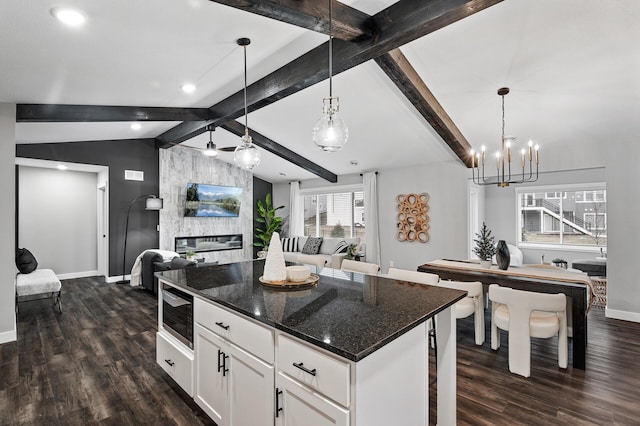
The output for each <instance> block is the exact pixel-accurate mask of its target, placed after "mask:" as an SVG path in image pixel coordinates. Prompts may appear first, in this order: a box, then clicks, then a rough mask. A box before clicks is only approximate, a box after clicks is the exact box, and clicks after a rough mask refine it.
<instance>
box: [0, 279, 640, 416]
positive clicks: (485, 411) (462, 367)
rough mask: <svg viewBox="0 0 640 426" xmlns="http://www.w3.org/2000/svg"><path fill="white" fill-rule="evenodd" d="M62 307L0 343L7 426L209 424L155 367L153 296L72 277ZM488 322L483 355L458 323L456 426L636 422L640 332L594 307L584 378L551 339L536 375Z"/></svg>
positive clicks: (538, 355) (39, 310) (535, 359)
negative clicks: (521, 370) (493, 341)
mask: <svg viewBox="0 0 640 426" xmlns="http://www.w3.org/2000/svg"><path fill="white" fill-rule="evenodd" d="M63 309H64V313H63V314H62V315H59V314H57V313H56V312H55V311H54V310H53V309H52V308H51V301H50V300H42V301H34V302H28V303H24V304H21V305H20V312H19V314H18V342H13V343H7V344H4V345H0V424H1V425H93V424H97V425H110V424H114V425H115V424H118V425H120V424H124V425H147V424H149V425H210V424H213V423H212V422H211V421H210V420H209V419H208V418H207V417H206V415H205V414H204V413H203V412H202V411H201V410H200V409H199V408H198V407H197V406H196V405H195V404H194V403H193V401H191V400H190V398H189V397H188V396H187V395H186V394H185V393H184V392H182V391H181V390H180V389H179V387H178V386H177V385H176V384H175V383H174V382H173V381H172V380H171V379H170V378H169V377H168V376H167V375H166V374H165V373H164V372H163V371H162V369H161V368H160V366H158V365H157V364H156V363H155V328H156V322H157V318H156V317H157V311H156V299H155V297H154V296H153V295H152V294H150V293H148V292H145V291H144V290H138V289H133V288H131V287H129V286H126V285H116V284H104V283H101V282H100V281H99V280H98V279H88V278H85V279H76V280H65V281H63ZM489 324H490V322H489V316H488V314H487V323H486V328H487V341H486V342H485V344H484V345H483V346H481V347H478V346H476V345H475V344H474V341H473V340H474V339H473V321H472V320H461V321H459V323H458V378H457V382H458V401H457V402H458V424H459V425H635V424H640V407H639V404H638V400H640V362H638V354H640V324H636V323H630V322H625V321H618V320H611V319H606V318H605V317H604V313H603V311H602V310H594V311H593V312H592V313H591V314H590V315H589V321H588V327H589V328H588V337H589V345H588V349H587V370H586V371H581V370H574V369H573V368H572V367H571V364H570V365H569V368H568V369H567V370H561V369H559V368H558V366H557V358H556V357H557V348H556V342H555V340H554V339H534V343H533V345H532V353H533V356H532V363H531V364H532V367H531V375H532V376H531V377H530V378H529V379H525V378H522V377H520V376H516V375H513V374H510V373H509V368H508V361H507V357H508V338H507V336H506V334H504V333H503V335H502V347H501V348H500V350H499V351H497V352H494V351H492V350H491V347H490V342H489V337H490V334H489ZM432 359H433V357H432ZM430 367H431V371H432V372H433V361H432V365H431V366H430ZM390 385H391V384H390ZM436 392H437V389H436V387H432V388H431V390H430V396H431V401H435V397H436ZM435 410H436V406H435V403H434V402H432V404H431V410H430V420H431V423H432V424H435V419H436V411H435ZM247 426H253V425H247ZM371 426H376V425H371ZM393 426H396V425H393ZM397 426H405V425H397ZM406 426H413V425H406Z"/></svg>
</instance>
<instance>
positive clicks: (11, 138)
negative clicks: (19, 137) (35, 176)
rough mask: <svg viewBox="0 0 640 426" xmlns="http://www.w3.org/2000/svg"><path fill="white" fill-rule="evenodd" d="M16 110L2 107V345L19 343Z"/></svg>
mask: <svg viewBox="0 0 640 426" xmlns="http://www.w3.org/2000/svg"><path fill="white" fill-rule="evenodd" d="M15 128H16V106H15V104H3V103H0V195H1V196H2V203H0V229H1V232H0V234H1V235H2V238H0V343H5V342H11V341H14V340H16V316H15V278H16V272H17V269H16V265H15V257H16V252H15V225H16V217H15V211H16V206H15V165H14V163H15V157H16V137H15Z"/></svg>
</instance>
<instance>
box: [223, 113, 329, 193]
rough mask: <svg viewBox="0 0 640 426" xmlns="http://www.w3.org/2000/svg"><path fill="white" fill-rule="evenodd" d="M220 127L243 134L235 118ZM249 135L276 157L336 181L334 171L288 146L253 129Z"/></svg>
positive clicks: (237, 134)
mask: <svg viewBox="0 0 640 426" xmlns="http://www.w3.org/2000/svg"><path fill="white" fill-rule="evenodd" d="M220 127H221V128H223V129H225V130H226V131H228V132H231V133H233V134H235V135H236V136H243V135H244V125H242V124H240V123H238V122H237V121H235V120H232V121H228V122H226V123H225V124H222V125H221V126H220ZM249 135H250V136H251V138H252V139H253V144H254V145H256V146H258V147H260V148H262V149H264V150H266V151H269V152H271V153H272V154H275V155H277V156H278V157H280V158H283V159H284V160H287V161H288V162H290V163H293V164H295V165H296V166H298V167H301V168H303V169H305V170H306V171H308V172H311V173H313V174H314V175H316V176H319V177H321V178H323V179H326V180H328V181H329V182H331V183H336V182H338V176H337V175H336V174H335V173H332V172H330V171H329V170H327V169H325V168H323V167H320V166H319V165H317V164H316V163H313V162H311V161H309V160H307V159H306V158H304V157H303V156H301V155H299V154H296V153H295V152H293V151H291V150H290V149H289V148H285V147H284V146H282V145H280V144H279V143H277V142H274V141H273V140H271V139H269V138H268V137H266V136H264V135H262V134H260V133H258V132H256V131H253V130H249Z"/></svg>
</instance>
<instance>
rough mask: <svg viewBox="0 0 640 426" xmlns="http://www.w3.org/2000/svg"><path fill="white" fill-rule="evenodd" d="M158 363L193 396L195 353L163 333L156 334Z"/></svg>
mask: <svg viewBox="0 0 640 426" xmlns="http://www.w3.org/2000/svg"><path fill="white" fill-rule="evenodd" d="M156 362H157V363H158V364H159V365H160V366H161V367H162V369H163V370H164V371H166V372H167V374H168V375H169V376H171V378H172V379H173V380H175V381H176V383H177V384H178V385H180V387H181V388H182V389H184V391H185V392H187V393H188V394H189V396H193V352H191V351H190V350H188V349H187V348H185V347H184V345H183V344H182V343H180V342H178V341H176V340H175V339H174V338H173V336H171V335H169V334H166V333H165V332H163V331H160V332H158V333H156Z"/></svg>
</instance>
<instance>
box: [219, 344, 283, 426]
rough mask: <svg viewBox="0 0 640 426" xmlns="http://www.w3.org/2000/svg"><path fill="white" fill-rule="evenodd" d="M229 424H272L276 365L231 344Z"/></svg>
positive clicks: (261, 425) (260, 425) (270, 425)
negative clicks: (274, 368)
mask: <svg viewBox="0 0 640 426" xmlns="http://www.w3.org/2000/svg"><path fill="white" fill-rule="evenodd" d="M229 348H230V350H229V355H230V364H229V373H228V375H227V377H228V380H229V416H228V417H229V422H228V424H229V425H232V426H243V425H251V426H263V425H264V426H273V411H274V408H273V407H274V389H273V382H274V377H273V366H271V365H269V364H266V363H264V362H262V361H260V360H259V359H258V358H256V357H254V356H252V355H250V354H248V353H247V352H245V351H243V350H242V349H240V348H238V347H236V346H233V345H230V346H229Z"/></svg>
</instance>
